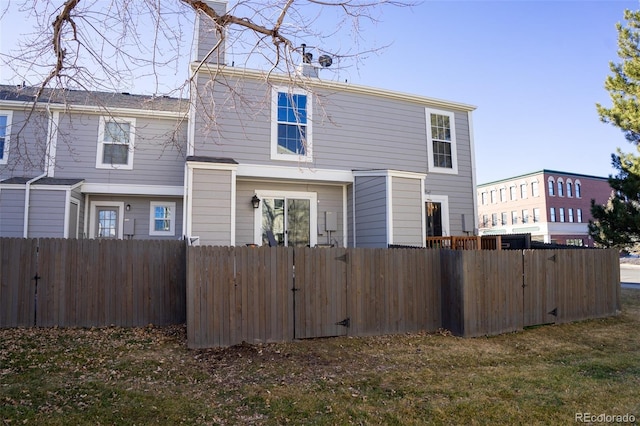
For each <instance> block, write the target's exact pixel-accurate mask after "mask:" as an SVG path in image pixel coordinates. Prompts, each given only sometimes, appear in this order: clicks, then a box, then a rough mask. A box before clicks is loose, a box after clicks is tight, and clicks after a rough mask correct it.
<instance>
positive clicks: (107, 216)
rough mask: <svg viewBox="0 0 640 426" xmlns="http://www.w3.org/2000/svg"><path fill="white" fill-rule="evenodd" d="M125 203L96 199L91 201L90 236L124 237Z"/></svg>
mask: <svg viewBox="0 0 640 426" xmlns="http://www.w3.org/2000/svg"><path fill="white" fill-rule="evenodd" d="M123 210H124V203H118V202H109V201H96V202H93V203H91V224H90V233H89V238H114V239H120V238H122V227H123V223H124V218H123V214H122V212H123Z"/></svg>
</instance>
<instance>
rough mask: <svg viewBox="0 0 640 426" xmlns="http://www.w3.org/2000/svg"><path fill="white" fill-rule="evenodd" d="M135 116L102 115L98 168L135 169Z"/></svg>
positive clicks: (97, 157) (97, 158) (99, 131)
mask: <svg viewBox="0 0 640 426" xmlns="http://www.w3.org/2000/svg"><path fill="white" fill-rule="evenodd" d="M135 127H136V120H135V119H134V118H116V117H101V118H100V127H99V129H98V152H97V155H96V168H98V169H125V170H131V169H133V142H134V139H135Z"/></svg>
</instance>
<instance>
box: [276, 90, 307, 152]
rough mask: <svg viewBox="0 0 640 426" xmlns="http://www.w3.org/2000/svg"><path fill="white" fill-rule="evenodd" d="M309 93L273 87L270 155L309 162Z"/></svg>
mask: <svg viewBox="0 0 640 426" xmlns="http://www.w3.org/2000/svg"><path fill="white" fill-rule="evenodd" d="M311 101H312V98H311V94H310V93H308V92H306V91H304V90H300V89H291V88H288V87H274V88H273V93H272V102H271V158H272V159H274V160H288V161H312V158H313V143H312V137H311V135H312V132H311V121H312V119H311V116H312V103H311Z"/></svg>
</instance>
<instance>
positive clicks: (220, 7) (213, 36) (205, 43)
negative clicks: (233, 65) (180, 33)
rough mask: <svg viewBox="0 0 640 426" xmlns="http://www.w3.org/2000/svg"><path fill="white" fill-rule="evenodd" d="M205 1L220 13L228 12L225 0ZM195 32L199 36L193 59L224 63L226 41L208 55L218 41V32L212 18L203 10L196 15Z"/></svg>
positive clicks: (209, 62) (210, 62)
mask: <svg viewBox="0 0 640 426" xmlns="http://www.w3.org/2000/svg"><path fill="white" fill-rule="evenodd" d="M205 3H206V4H207V5H208V6H209V7H211V8H212V9H213V10H214V11H215V12H216V13H217V14H218V15H224V14H225V13H227V2H226V1H224V0H206V1H205ZM195 33H196V37H197V38H196V43H195V48H194V52H193V57H192V59H193V60H194V61H196V62H201V61H204V62H206V63H208V64H218V63H219V64H224V63H225V58H224V54H225V45H224V42H223V44H221V45H220V46H219V47H218V49H217V50H216V51H215V52H213V53H211V55H209V56H208V57H207V55H208V54H209V52H210V51H211V49H213V47H214V46H215V45H216V43H218V33H217V32H216V28H215V26H214V24H213V22H212V21H211V18H209V17H208V16H206V15H205V14H204V13H202V12H199V13H198V14H197V16H196V28H195Z"/></svg>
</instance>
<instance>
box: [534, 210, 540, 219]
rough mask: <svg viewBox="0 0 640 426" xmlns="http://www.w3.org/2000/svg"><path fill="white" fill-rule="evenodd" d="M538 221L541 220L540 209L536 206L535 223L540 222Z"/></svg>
mask: <svg viewBox="0 0 640 426" xmlns="http://www.w3.org/2000/svg"><path fill="white" fill-rule="evenodd" d="M538 222H540V209H539V208H535V209H533V223H538Z"/></svg>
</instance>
